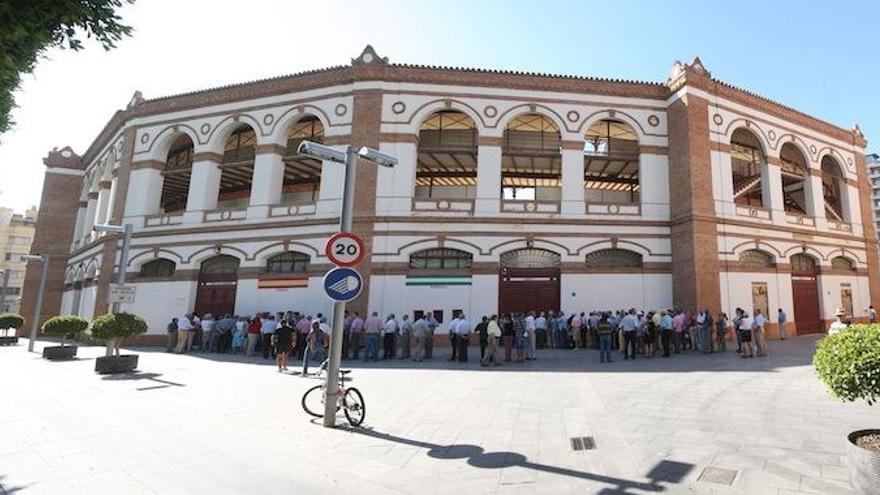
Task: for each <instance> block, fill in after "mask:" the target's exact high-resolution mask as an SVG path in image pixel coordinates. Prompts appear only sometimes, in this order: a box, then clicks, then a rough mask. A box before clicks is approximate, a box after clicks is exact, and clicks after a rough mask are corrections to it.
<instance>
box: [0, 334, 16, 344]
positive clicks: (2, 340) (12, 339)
mask: <svg viewBox="0 0 880 495" xmlns="http://www.w3.org/2000/svg"><path fill="white" fill-rule="evenodd" d="M15 344H18V337H17V336H15V335H9V336H5V337H0V345H15Z"/></svg>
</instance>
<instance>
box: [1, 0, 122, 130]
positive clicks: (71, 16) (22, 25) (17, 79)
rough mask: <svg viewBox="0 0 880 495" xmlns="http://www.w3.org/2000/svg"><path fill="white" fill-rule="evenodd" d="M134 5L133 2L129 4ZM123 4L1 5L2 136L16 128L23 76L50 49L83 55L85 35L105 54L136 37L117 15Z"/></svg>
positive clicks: (23, 1) (21, 1)
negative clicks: (13, 115)
mask: <svg viewBox="0 0 880 495" xmlns="http://www.w3.org/2000/svg"><path fill="white" fill-rule="evenodd" d="M125 1H126V2H128V3H134V0H125ZM122 3H123V0H4V1H0V26H2V28H0V134H2V133H3V132H6V131H7V130H9V129H10V128H11V127H12V125H13V124H14V123H13V122H12V119H11V117H10V113H11V112H12V109H13V107H15V101H14V100H13V97H12V93H13V92H14V91H15V90H16V89H18V86H19V84H21V75H22V74H24V73H30V72H33V70H34V67H35V66H36V64H37V60H38V59H39V57H40V56H41V55H43V53H45V51H46V50H47V49H49V48H56V47H57V48H61V49H68V50H73V51H79V50H81V49H82V48H83V45H82V40H81V39H80V38H79V36H80V35H81V34H82V32H85V35H86V37H87V38H94V39H95V40H96V41H98V43H100V44H101V46H102V47H103V48H104V49H105V50H110V49H112V48H116V43H117V42H118V41H120V40H122V39H123V38H124V37H126V36H130V35H131V31H132V29H131V27H130V26H126V25H124V24H122V23H121V22H120V21H122V18H121V17H120V16H119V15H117V14H116V9H118V8H120V7H122Z"/></svg>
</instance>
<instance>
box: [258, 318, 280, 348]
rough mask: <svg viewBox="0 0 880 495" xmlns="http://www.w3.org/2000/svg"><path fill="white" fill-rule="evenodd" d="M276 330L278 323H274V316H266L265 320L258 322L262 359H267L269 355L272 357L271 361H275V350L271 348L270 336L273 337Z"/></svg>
mask: <svg viewBox="0 0 880 495" xmlns="http://www.w3.org/2000/svg"><path fill="white" fill-rule="evenodd" d="M277 328H278V323H277V322H276V321H275V316H272V315H267V316H266V317H265V318H263V319H262V320H260V340H261V342H260V343H261V344H262V347H263V359H269V355H270V354H271V355H272V359H275V349H274V348H273V346H272V336H273V335H275V330H276V329H277Z"/></svg>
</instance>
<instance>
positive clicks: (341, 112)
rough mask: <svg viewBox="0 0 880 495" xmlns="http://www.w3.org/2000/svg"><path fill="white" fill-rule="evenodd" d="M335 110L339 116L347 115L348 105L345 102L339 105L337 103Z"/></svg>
mask: <svg viewBox="0 0 880 495" xmlns="http://www.w3.org/2000/svg"><path fill="white" fill-rule="evenodd" d="M333 112H334V113H335V114H336V115H337V116H339V117H342V116H343V115H345V114H346V113H347V112H348V107H347V106H345V105H344V104H342V103H340V104H339V105H336V108H334V109H333Z"/></svg>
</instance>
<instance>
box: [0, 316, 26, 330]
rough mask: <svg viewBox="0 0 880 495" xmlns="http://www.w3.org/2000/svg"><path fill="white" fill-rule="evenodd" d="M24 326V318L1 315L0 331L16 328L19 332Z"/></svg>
mask: <svg viewBox="0 0 880 495" xmlns="http://www.w3.org/2000/svg"><path fill="white" fill-rule="evenodd" d="M23 326H24V318H22V317H21V315H17V314H15V313H3V314H0V329H7V328H14V329H16V330H18V329H19V328H21V327H23Z"/></svg>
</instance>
